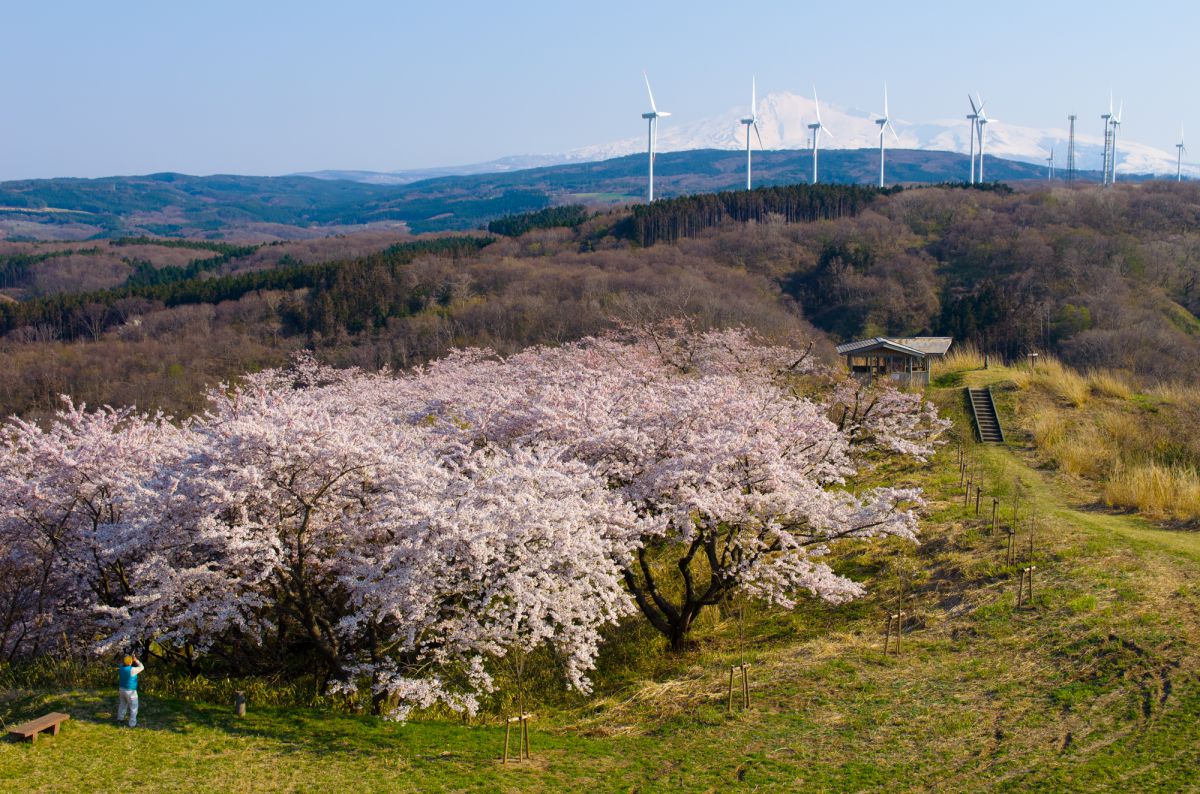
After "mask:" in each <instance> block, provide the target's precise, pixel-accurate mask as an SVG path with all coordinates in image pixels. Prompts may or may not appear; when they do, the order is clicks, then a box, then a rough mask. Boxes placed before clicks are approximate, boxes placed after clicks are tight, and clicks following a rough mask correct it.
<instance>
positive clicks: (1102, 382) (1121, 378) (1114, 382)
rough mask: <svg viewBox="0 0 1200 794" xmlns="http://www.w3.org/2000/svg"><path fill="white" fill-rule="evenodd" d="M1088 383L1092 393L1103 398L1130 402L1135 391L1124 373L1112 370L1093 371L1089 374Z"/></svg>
mask: <svg viewBox="0 0 1200 794" xmlns="http://www.w3.org/2000/svg"><path fill="white" fill-rule="evenodd" d="M1087 382H1088V386H1090V387H1091V389H1092V391H1093V392H1094V393H1096V394H1098V395H1100V396H1101V397H1115V398H1116V399H1118V400H1128V399H1129V397H1130V395H1132V394H1133V391H1134V390H1133V386H1132V385H1130V383H1129V379H1128V377H1127V376H1126V375H1125V374H1124V373H1122V372H1117V371H1115V370H1110V369H1094V370H1091V371H1090V372H1088V374H1087Z"/></svg>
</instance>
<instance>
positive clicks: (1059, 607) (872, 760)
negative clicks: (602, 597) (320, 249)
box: [0, 373, 1200, 792]
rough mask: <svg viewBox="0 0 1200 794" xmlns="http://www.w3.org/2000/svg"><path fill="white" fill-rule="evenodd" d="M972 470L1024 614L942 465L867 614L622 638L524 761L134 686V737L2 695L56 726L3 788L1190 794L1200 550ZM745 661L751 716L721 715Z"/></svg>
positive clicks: (108, 708) (98, 711) (430, 727)
mask: <svg viewBox="0 0 1200 794" xmlns="http://www.w3.org/2000/svg"><path fill="white" fill-rule="evenodd" d="M969 375H971V376H972V377H974V373H969ZM941 397H942V398H943V399H945V400H946V401H948V404H949V403H950V402H953V400H954V399H955V396H954V393H953V390H949V389H948V390H947V391H946V392H945V393H944V394H942V395H941ZM1002 410H1003V409H1002ZM979 460H980V465H981V467H982V469H983V471H984V472H985V474H984V476H985V479H986V481H987V482H988V483H989V489H990V490H994V491H995V492H997V493H999V494H1001V495H1002V498H1003V499H1008V498H1009V496H1010V494H1011V491H1012V490H1013V488H1014V487H1015V486H1014V483H1015V482H1017V481H1020V482H1021V487H1022V489H1023V491H1024V492H1025V500H1026V501H1025V502H1024V504H1025V508H1023V509H1028V510H1031V511H1033V512H1035V513H1036V515H1038V516H1039V529H1038V533H1037V537H1036V540H1035V550H1034V560H1033V561H1034V563H1035V564H1036V565H1037V566H1038V571H1037V575H1036V576H1037V578H1036V582H1035V597H1034V605H1033V608H1030V609H1020V610H1018V609H1016V608H1015V595H1016V572H1017V569H1018V568H1019V567H1021V566H1023V565H1026V564H1028V560H1027V559H1026V555H1027V551H1026V542H1027V533H1026V532H1024V531H1022V533H1021V534H1019V535H1018V547H1019V548H1020V549H1021V552H1020V557H1019V560H1018V563H1017V565H1016V566H1012V565H1006V564H1005V560H1004V548H1005V540H1004V536H1003V535H1002V534H1001V533H997V534H990V533H989V527H988V521H987V517H986V515H985V517H984V518H976V517H975V515H974V508H973V505H972V506H971V507H969V508H964V507H963V500H962V496H961V491H958V490H957V489H958V481H959V475H958V468H957V465H956V463H955V452H954V450H952V449H945V450H943V451H942V452H941V453H940V454H939V455H938V457H937V460H936V461H935V462H934V464H933V465H932V466H931V467H929V468H928V469H924V470H919V471H908V472H897V473H896V477H897V478H898V479H899V480H902V481H912V482H920V483H921V484H923V485H924V486H925V487H926V488H927V490H928V491H929V493H930V494H931V496H932V501H931V504H930V508H929V513H930V516H929V519H928V521H927V522H926V524H925V527H924V529H923V539H922V543H921V544H920V545H919V546H915V547H914V546H909V545H903V544H899V543H887V544H882V545H880V546H877V547H875V548H873V549H863V550H861V551H859V552H858V553H856V554H855V555H852V556H851V557H850V558H849V559H847V560H846V562H845V565H846V566H847V569H848V570H854V571H855V572H856V575H859V576H861V577H863V578H865V579H866V580H867V581H869V582H871V584H872V588H873V593H872V594H871V595H870V596H869V597H868V598H866V599H864V600H862V601H860V602H858V603H855V604H851V605H845V606H841V607H830V606H823V605H818V604H812V603H807V604H804V605H802V607H801V608H800V609H799V610H797V611H796V612H795V613H792V614H780V613H778V612H769V611H766V610H764V609H762V608H755V609H753V610H752V611H751V613H750V615H749V617H747V618H746V619H745V623H744V625H743V627H742V630H743V632H744V634H745V636H746V637H748V638H750V640H749V641H747V642H745V643H743V641H742V640H740V639H739V631H738V626H737V623H736V621H735V620H734V619H733V617H732V616H730V615H726V616H723V617H722V616H720V615H718V614H716V613H714V614H713V616H711V619H710V620H709V622H708V623H707V624H705V626H704V628H703V635H702V637H701V639H702V640H703V642H702V645H701V648H700V649H698V650H695V651H692V652H690V653H689V654H687V655H684V656H679V657H672V656H670V655H669V654H666V653H663V652H660V651H658V650H653V651H649V650H646V648H645V646H646V644H647V643H648V642H652V640H648V639H647V635H646V634H644V633H642V634H637V633H636V632H634V633H633V634H632V635H631V636H633V637H635V638H636V639H635V640H630V639H626V640H625V641H624V642H617V643H614V645H613V647H611V648H609V649H607V650H606V651H605V655H604V656H603V657H602V659H601V669H600V673H599V675H598V680H597V694H596V695H595V696H594V697H592V698H590V699H586V700H584V699H571V698H565V697H561V696H558V697H555V698H553V700H552V702H549V703H546V704H544V706H543V707H535V709H534V710H535V711H536V712H537V715H538V717H537V720H536V722H535V723H534V733H533V759H532V760H531V761H525V762H520V763H514V764H510V765H508V766H502V765H501V764H500V763H499V756H500V751H501V746H502V743H503V736H504V734H503V728H502V727H501V724H500V722H499V719H498V717H497V716H495V715H491V716H484V717H480V718H478V719H477V720H475V721H473V722H472V724H466V723H464V722H462V721H457V720H452V719H420V720H414V721H412V722H410V723H408V724H403V725H400V724H392V723H386V722H382V721H380V720H378V719H376V718H372V717H366V716H361V717H360V716H352V715H347V714H342V713H331V712H328V711H319V710H315V709H300V708H283V707H264V706H261V705H256V704H255V703H253V702H252V703H251V704H250V713H249V715H248V716H247V717H246V718H245V719H238V718H236V717H235V716H234V715H233V714H232V709H231V708H230V707H229V706H227V705H213V704H209V703H197V702H187V701H183V700H179V699H171V698H167V697H163V696H156V695H155V693H154V686H155V684H154V670H153V669H148V670H147V671H146V673H145V674H144V676H143V680H144V682H145V683H144V687H145V690H146V691H145V692H144V694H143V705H142V714H141V717H140V725H139V727H138V728H136V729H133V730H131V729H128V728H125V727H122V726H118V725H117V724H116V722H115V720H114V709H115V700H114V698H113V697H112V694H114V693H110V692H107V691H104V692H98V691H95V690H83V691H71V692H47V691H37V692H28V691H14V692H9V693H7V694H6V695H4V696H3V699H2V700H0V720H2V721H4V722H6V723H13V722H16V721H18V720H22V719H25V718H29V717H31V716H35V715H37V714H40V713H43V712H45V711H48V710H51V709H57V710H64V711H68V712H70V713H71V715H72V720H71V721H70V722H69V723H67V724H66V725H64V727H63V730H62V733H61V734H60V735H59V736H58V737H57V738H49V737H47V738H44V739H42V740H40V741H39V742H38V743H37V745H33V746H31V745H27V744H13V743H4V744H0V790H3V791H71V790H89V791H90V790H101V789H103V790H120V789H131V790H136V791H139V792H148V791H189V792H202V791H223V792H224V791H233V792H243V791H245V792H250V791H332V790H338V789H343V790H352V791H356V792H358V791H559V790H561V791H588V792H605V791H676V790H682V791H730V790H733V791H741V790H745V791H797V790H815V791H862V790H884V789H888V790H914V789H917V790H939V791H952V792H958V791H989V790H1009V789H1011V790H1031V791H1054V792H1058V791H1114V790H1121V791H1126V792H1135V791H1186V790H1200V772H1198V771H1197V770H1200V676H1198V675H1197V670H1200V665H1198V664H1197V663H1198V662H1200V535H1196V534H1183V533H1178V532H1170V531H1166V530H1161V529H1156V528H1154V527H1153V526H1152V525H1150V524H1148V523H1147V522H1145V521H1142V520H1141V519H1139V518H1137V517H1135V516H1130V515H1121V514H1113V513H1108V512H1103V511H1100V510H1097V509H1094V508H1092V507H1090V506H1089V498H1088V496H1087V495H1086V494H1084V493H1080V492H1078V491H1077V490H1076V488H1075V486H1074V485H1073V484H1072V483H1070V482H1068V481H1065V480H1060V479H1059V478H1057V476H1056V475H1054V474H1053V473H1051V472H1047V471H1043V470H1040V469H1037V468H1034V466H1033V459H1032V457H1031V456H1030V455H1029V454H1028V452H1027V451H1024V450H1022V449H1020V448H1018V447H1016V446H1012V445H1010V446H1009V447H989V448H986V449H980V450H979ZM1002 504H1005V503H1004V502H1002ZM1005 509H1007V508H1002V516H1003V515H1004V512H1003V511H1004V510H1005ZM984 512H985V514H986V513H988V511H987V510H985V511H984ZM900 577H903V578H904V580H905V581H907V582H908V584H907V585H906V586H905V589H906V593H907V595H906V599H905V609H906V611H907V612H909V613H910V618H909V620H908V622H907V624H906V632H905V635H904V645H903V652H902V654H901V655H900V656H899V657H896V656H884V655H883V654H882V652H881V648H882V641H883V636H882V635H883V628H884V615H885V614H886V613H887V612H888V611H894V608H895V596H896V592H897V588H898V587H899V585H898V582H899V581H900ZM743 654H744V655H745V657H746V658H747V659H748V660H749V661H751V662H753V666H752V667H751V668H750V669H751V683H752V704H751V705H752V708H751V709H750V710H749V711H735V713H733V714H727V713H726V685H727V682H728V674H729V668H728V665H729V664H730V663H732V662H734V661H736V660H738V659H740V658H741V657H742V655H743Z"/></svg>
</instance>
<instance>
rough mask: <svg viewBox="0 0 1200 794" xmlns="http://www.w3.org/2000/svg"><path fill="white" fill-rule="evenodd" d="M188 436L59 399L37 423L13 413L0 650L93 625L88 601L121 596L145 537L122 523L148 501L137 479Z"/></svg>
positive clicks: (2, 528) (3, 443)
mask: <svg viewBox="0 0 1200 794" xmlns="http://www.w3.org/2000/svg"><path fill="white" fill-rule="evenodd" d="M188 435H189V431H188V430H187V429H186V428H181V427H177V426H175V425H174V424H172V423H171V422H170V421H168V420H167V418H166V417H163V416H161V415H158V416H147V415H143V414H138V413H136V412H134V411H133V410H132V409H125V410H115V409H112V408H107V407H106V408H103V409H101V410H98V411H88V410H86V407H85V406H76V405H73V404H72V403H71V402H70V401H69V400H68V401H66V403H65V406H64V408H63V409H62V410H60V411H59V412H58V413H57V414H56V415H55V416H54V418H53V419H52V420H51V421H50V423H49V426H48V428H46V429H42V428H41V427H39V426H37V425H35V424H33V423H30V422H25V421H21V420H19V419H14V420H12V421H11V422H9V423H8V424H7V425H6V426H5V427H4V428H2V429H0V571H2V572H3V574H4V576H3V580H2V582H0V605H2V606H0V608H3V609H4V610H5V612H4V614H5V621H4V624H3V625H2V626H0V653H3V654H5V655H6V656H9V657H11V656H16V655H19V654H22V653H24V654H28V655H36V654H38V653H39V652H44V651H48V650H50V649H51V647H52V645H53V644H54V643H56V642H58V640H59V639H60V638H61V637H63V636H64V635H68V636H74V635H78V634H80V633H82V632H84V631H85V630H87V629H89V628H94V626H95V620H96V618H97V612H96V608H97V607H115V606H118V605H120V604H122V603H124V601H125V600H126V599H127V598H129V596H130V595H131V594H132V592H133V582H132V579H131V575H132V569H133V567H134V565H135V563H136V562H137V560H138V559H139V558H140V556H141V554H142V553H143V551H144V549H145V548H146V547H147V545H149V544H150V543H152V541H151V540H150V539H149V538H139V539H136V540H132V541H131V539H130V538H129V537H128V535H127V533H125V532H124V530H123V527H124V524H125V522H126V521H127V520H128V519H129V517H130V515H132V514H136V513H138V511H139V510H140V509H141V506H143V505H144V504H146V503H147V502H148V501H153V499H154V495H153V494H151V493H150V492H148V491H147V490H146V488H145V487H144V483H145V481H146V479H147V478H148V477H149V475H150V474H151V473H152V472H154V471H155V470H156V469H157V468H158V467H160V466H162V465H167V464H169V463H170V462H171V461H173V460H175V459H177V458H178V457H179V456H180V455H181V454H182V453H183V450H184V449H185V448H186V445H187V439H188ZM146 529H147V531H148V532H149V533H151V534H154V533H155V532H156V529H155V528H154V527H153V526H150V527H147V528H146Z"/></svg>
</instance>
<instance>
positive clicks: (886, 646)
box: [883, 612, 904, 656]
mask: <svg viewBox="0 0 1200 794" xmlns="http://www.w3.org/2000/svg"><path fill="white" fill-rule="evenodd" d="M893 623H895V624H896V634H895V636H896V645H895V654H896V655H897V656H899V655H900V633H901V629H903V628H904V613H903V612H896V613H894V614H890V615H888V619H887V633H886V634H884V637H883V655H884V656H887V653H888V651H889V650H891V648H892V624H893Z"/></svg>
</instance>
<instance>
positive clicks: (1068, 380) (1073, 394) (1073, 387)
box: [1032, 356, 1091, 408]
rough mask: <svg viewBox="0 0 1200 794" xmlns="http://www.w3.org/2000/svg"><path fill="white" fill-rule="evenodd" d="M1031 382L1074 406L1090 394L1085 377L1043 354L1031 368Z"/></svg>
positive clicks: (1082, 402) (1082, 403)
mask: <svg viewBox="0 0 1200 794" xmlns="http://www.w3.org/2000/svg"><path fill="white" fill-rule="evenodd" d="M1032 383H1033V384H1034V385H1040V386H1044V387H1045V388H1046V389H1047V390H1048V391H1050V392H1051V393H1053V394H1055V395H1057V396H1058V397H1059V399H1061V400H1063V401H1065V402H1066V403H1067V404H1068V405H1073V406H1075V407H1076V408H1079V407H1080V406H1082V405H1084V404H1085V403H1086V402H1087V401H1088V397H1089V396H1091V389H1090V388H1089V386H1088V381H1087V378H1085V377H1084V376H1082V375H1080V374H1079V373H1078V372H1076V371H1075V370H1073V369H1071V368H1070V367H1068V366H1067V365H1065V364H1063V363H1062V362H1061V361H1059V360H1058V359H1056V358H1054V357H1052V356H1044V357H1042V359H1041V360H1040V361H1039V362H1038V363H1037V365H1036V366H1035V367H1034V368H1033V378H1032Z"/></svg>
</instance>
